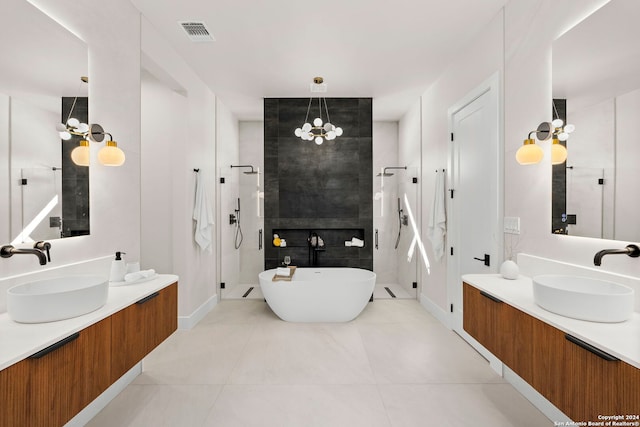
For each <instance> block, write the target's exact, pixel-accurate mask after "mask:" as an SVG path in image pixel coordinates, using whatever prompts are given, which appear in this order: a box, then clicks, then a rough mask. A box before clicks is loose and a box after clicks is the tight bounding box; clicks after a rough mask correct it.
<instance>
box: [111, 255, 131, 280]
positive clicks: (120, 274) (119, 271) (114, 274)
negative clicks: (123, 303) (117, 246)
mask: <svg viewBox="0 0 640 427" xmlns="http://www.w3.org/2000/svg"><path fill="white" fill-rule="evenodd" d="M122 254H124V252H116V259H114V260H113V261H112V262H111V273H110V274H109V281H110V282H123V281H124V275H125V274H127V265H126V264H125V262H124V260H123V259H122V258H121V257H120V255H122Z"/></svg>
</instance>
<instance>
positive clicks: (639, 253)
mask: <svg viewBox="0 0 640 427" xmlns="http://www.w3.org/2000/svg"><path fill="white" fill-rule="evenodd" d="M614 254H625V255H628V256H630V257H632V258H637V257H640V247H638V246H637V245H627V246H626V247H625V248H624V249H603V250H601V251H600V252H598V253H597V254H596V256H594V257H593V264H594V265H598V266H599V265H600V264H601V263H602V257H603V256H605V255H614Z"/></svg>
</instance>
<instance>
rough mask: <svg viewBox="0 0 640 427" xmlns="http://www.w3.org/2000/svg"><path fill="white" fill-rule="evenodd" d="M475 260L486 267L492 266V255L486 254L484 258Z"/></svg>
mask: <svg viewBox="0 0 640 427" xmlns="http://www.w3.org/2000/svg"><path fill="white" fill-rule="evenodd" d="M473 259H476V260H478V261H482V262H484V265H486V266H487V267H490V266H491V255H489V254H484V258H476V257H473Z"/></svg>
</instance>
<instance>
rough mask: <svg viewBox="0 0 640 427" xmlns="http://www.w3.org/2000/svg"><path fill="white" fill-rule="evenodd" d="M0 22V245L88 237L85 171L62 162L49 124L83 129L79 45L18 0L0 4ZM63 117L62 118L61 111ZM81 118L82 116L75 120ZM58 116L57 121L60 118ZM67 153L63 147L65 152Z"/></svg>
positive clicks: (84, 66)
mask: <svg viewBox="0 0 640 427" xmlns="http://www.w3.org/2000/svg"><path fill="white" fill-rule="evenodd" d="M6 2H7V3H6V4H5V5H4V6H5V7H3V10H4V13H3V14H2V18H0V21H1V22H2V24H1V25H0V52H1V54H0V116H1V117H0V152H1V156H0V157H2V158H3V159H8V161H7V162H6V163H4V160H3V163H2V165H0V169H1V170H2V172H3V174H4V169H7V173H6V174H4V176H5V179H6V177H8V178H9V179H8V183H6V182H5V183H3V184H1V187H0V189H1V190H2V192H1V193H2V195H1V196H0V197H1V198H2V200H1V203H2V204H3V205H4V206H7V207H8V208H6V209H5V208H3V210H2V211H0V227H2V228H1V230H2V232H0V239H1V241H2V243H3V244H5V243H13V244H16V243H21V242H31V241H37V240H51V239H56V238H60V237H68V236H72V235H82V234H89V170H88V169H89V168H88V167H79V166H76V165H75V164H73V162H70V161H67V159H69V152H70V147H69V144H72V145H77V144H78V140H75V141H73V140H70V141H64V144H63V141H61V139H60V136H59V135H58V132H57V130H56V125H57V124H59V123H61V122H65V121H66V117H64V116H65V115H68V113H69V110H70V107H71V104H73V101H74V100H76V97H78V98H77V101H76V106H75V108H74V112H73V115H74V116H78V118H80V119H83V120H82V121H84V122H86V121H87V119H88V117H86V116H87V115H88V113H87V98H86V96H87V90H88V88H87V86H88V85H87V84H86V83H82V82H81V80H80V77H81V76H86V75H87V71H88V53H87V46H86V45H85V43H84V42H82V41H81V40H79V39H78V38H77V37H75V36H74V35H73V34H72V33H70V32H69V31H67V30H66V29H65V28H64V27H62V26H60V24H58V23H57V22H55V21H54V20H53V19H51V18H50V17H49V16H47V15H45V14H44V13H43V12H42V11H40V10H39V9H37V8H36V7H34V6H33V5H31V4H30V3H29V2H27V1H24V0H6ZM65 110H66V111H65ZM83 115H84V116H85V117H82V116H83ZM63 117H64V119H63ZM72 148H73V146H72V147H71V149H72Z"/></svg>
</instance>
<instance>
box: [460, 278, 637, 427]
mask: <svg viewBox="0 0 640 427" xmlns="http://www.w3.org/2000/svg"><path fill="white" fill-rule="evenodd" d="M463 298H464V311H463V315H464V317H463V327H464V329H465V331H467V332H468V333H469V334H470V335H471V336H472V337H474V338H475V339H476V340H477V341H478V342H479V343H480V344H482V345H483V346H485V347H486V348H487V350H489V351H491V353H493V354H494V355H495V356H496V357H497V358H498V359H500V360H501V361H502V362H503V363H504V364H505V365H507V366H508V367H509V368H511V370H513V371H514V372H515V373H516V374H518V375H519V376H520V377H521V378H522V379H524V380H525V381H527V382H528V383H529V384H530V385H531V386H532V387H533V388H535V389H536V390H537V391H538V392H539V393H540V394H542V395H543V396H544V397H545V398H546V399H547V400H549V401H550V402H551V403H553V404H554V405H555V406H556V407H557V408H558V409H560V410H561V411H562V412H564V413H565V414H566V415H567V416H568V417H569V418H571V419H572V420H573V421H576V422H588V421H598V415H638V414H639V412H640V369H638V368H636V367H634V366H631V365H629V364H627V363H625V362H623V361H620V360H617V359H616V358H614V357H612V356H611V355H608V354H606V353H605V352H602V351H601V350H599V349H597V348H595V347H593V346H589V344H587V343H584V342H582V341H581V340H579V339H577V338H576V337H572V336H570V335H568V334H566V333H565V332H563V331H561V330H559V329H556V328H555V327H553V326H551V325H549V324H547V323H545V322H543V321H541V320H538V319H536V318H534V317H532V316H530V315H528V314H526V313H523V312H521V311H520V310H518V309H516V308H514V307H511V306H510V305H508V304H506V303H503V302H496V301H495V300H496V298H494V299H493V300H491V299H489V298H487V297H486V296H485V293H484V292H481V291H480V290H478V289H477V288H474V287H473V286H471V285H469V284H467V283H464V284H463ZM482 298H484V299H485V300H483V299H482ZM498 301H499V300H498ZM634 421H635V420H634Z"/></svg>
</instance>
